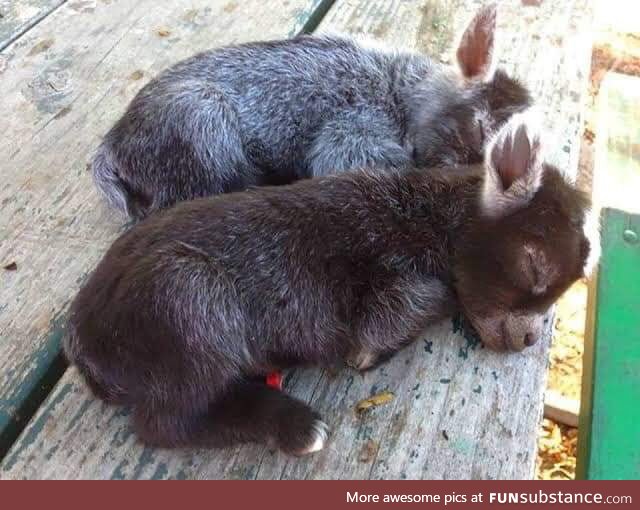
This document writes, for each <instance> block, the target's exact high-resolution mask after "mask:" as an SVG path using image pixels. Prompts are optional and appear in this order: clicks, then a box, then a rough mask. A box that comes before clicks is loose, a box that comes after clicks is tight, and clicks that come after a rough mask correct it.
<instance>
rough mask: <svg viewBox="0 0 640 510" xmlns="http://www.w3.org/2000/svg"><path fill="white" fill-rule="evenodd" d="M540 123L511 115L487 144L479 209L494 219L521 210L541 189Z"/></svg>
mask: <svg viewBox="0 0 640 510" xmlns="http://www.w3.org/2000/svg"><path fill="white" fill-rule="evenodd" d="M538 125H539V122H538V119H537V118H536V116H535V115H533V114H531V113H529V112H527V113H521V114H516V115H514V116H513V117H512V118H511V120H509V122H508V123H507V124H505V125H504V126H503V127H502V129H500V131H499V132H498V134H497V135H496V137H495V139H494V140H493V141H492V142H491V143H490V144H489V145H488V147H487V153H486V157H485V180H484V185H483V189H482V210H483V212H484V213H485V214H486V215H487V216H490V217H493V218H496V217H500V216H504V215H506V214H509V213H510V212H512V211H514V210H515V209H518V208H520V207H524V206H525V205H527V204H528V203H529V201H530V200H531V199H532V198H533V195H535V193H536V191H538V189H539V188H540V183H541V181H542V174H543V172H544V164H543V163H544V162H543V157H542V144H541V141H540V132H539V128H538Z"/></svg>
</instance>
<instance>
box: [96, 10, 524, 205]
mask: <svg viewBox="0 0 640 510" xmlns="http://www.w3.org/2000/svg"><path fill="white" fill-rule="evenodd" d="M494 21H495V20H494ZM485 28H486V27H485ZM467 39H469V38H468V37H467ZM471 43H473V38H471V40H470V44H471ZM487 51H488V52H490V49H488V50H487ZM529 103H530V98H529V95H528V94H527V92H526V90H525V89H524V88H523V87H522V86H521V85H519V84H518V83H517V82H516V81H515V80H512V79H511V78H509V77H508V76H507V75H506V74H504V73H503V72H501V71H497V72H496V73H495V74H492V75H491V76H478V77H476V79H472V78H468V77H467V78H463V77H461V76H460V74H459V73H456V72H453V70H451V69H449V68H447V67H444V66H442V65H440V64H438V63H435V62H433V61H432V60H431V59H429V58H428V57H427V56H425V55H420V54H414V53H408V52H391V51H384V50H380V49H374V48H370V47H365V46H362V45H360V44H358V43H356V42H355V41H353V40H351V39H347V38H343V37H338V36H322V37H312V36H302V37H298V38H295V39H291V40H284V41H271V42H260V43H250V44H244V45H240V46H232V47H227V48H221V49H217V50H213V51H209V52H206V53H202V54H199V55H196V56H194V57H192V58H190V59H188V60H185V61H183V62H180V63H178V64H177V65H175V66H173V67H172V68H170V69H168V70H167V71H165V72H164V73H162V74H161V75H160V76H158V77H157V78H156V79H154V80H152V81H151V82H150V83H149V84H147V85H146V86H145V87H144V88H143V89H142V90H141V91H140V92H139V93H138V95H137V96H136V97H135V98H134V100H133V101H132V102H131V104H130V105H129V107H128V109H127V111H126V113H125V114H124V116H123V117H122V118H121V119H120V120H119V121H118V122H117V123H116V124H115V126H114V127H113V128H112V129H111V130H110V131H109V132H108V133H107V135H106V136H105V138H104V140H103V142H102V144H101V145H100V147H99V149H98V151H97V154H96V156H95V159H94V162H93V171H94V176H95V182H96V184H97V186H98V188H99V189H100V190H101V191H102V192H103V193H104V195H105V196H106V197H107V199H108V201H109V202H110V204H111V205H113V206H114V207H116V208H118V209H121V210H125V211H126V212H127V213H128V214H129V215H130V216H132V217H134V218H141V217H144V216H146V215H147V214H148V213H149V212H151V211H152V210H155V209H159V208H163V207H167V206H170V205H172V204H174V203H175V202H178V201H181V200H187V199H192V198H197V197H201V196H207V195H212V194H216V193H222V192H229V191H237V190H242V189H245V188H247V187H249V186H253V185H263V184H282V183H288V182H291V181H294V180H298V179H302V178H309V177H315V176H321V175H327V174H332V173H338V172H343V171H347V170H352V169H357V168H361V167H368V168H381V169H389V168H405V167H407V166H408V165H409V164H416V165H419V166H444V165H447V166H449V165H455V164H467V163H478V162H480V161H481V160H482V154H483V147H484V142H485V139H486V138H487V137H488V136H489V135H491V134H492V133H493V132H494V131H495V130H496V129H497V128H498V127H499V126H500V125H501V124H503V123H504V122H505V121H506V120H507V119H508V118H509V117H510V116H511V115H512V114H513V113H514V112H516V111H519V110H521V109H524V107H526V106H527V105H528V104H529Z"/></svg>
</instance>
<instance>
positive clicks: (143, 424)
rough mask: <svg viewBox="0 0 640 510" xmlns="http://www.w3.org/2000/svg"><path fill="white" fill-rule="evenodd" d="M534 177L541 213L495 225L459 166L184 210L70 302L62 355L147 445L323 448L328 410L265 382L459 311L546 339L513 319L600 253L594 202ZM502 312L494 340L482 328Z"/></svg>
mask: <svg viewBox="0 0 640 510" xmlns="http://www.w3.org/2000/svg"><path fill="white" fill-rule="evenodd" d="M514 136H516V137H517V136H518V133H516V135H514ZM505 143H506V142H505ZM516 147H517V144H516ZM494 159H495V158H494ZM496 164H497V165H498V166H499V165H500V161H499V160H496ZM541 171H543V172H544V175H543V177H542V180H541V182H540V184H539V189H537V192H536V193H535V195H534V197H533V198H532V199H531V201H530V203H529V204H528V205H527V204H522V205H521V207H519V208H518V209H517V210H515V211H510V212H509V213H508V214H504V215H501V216H499V217H498V216H496V215H495V214H492V215H491V216H490V217H489V216H487V214H486V211H485V210H484V209H483V207H485V206H484V205H482V204H483V203H485V202H486V199H487V198H486V197H485V202H483V201H482V200H481V197H482V193H485V194H486V193H487V190H486V187H485V191H484V192H483V182H484V179H485V178H483V177H482V175H478V174H477V173H476V174H475V175H474V172H471V171H467V172H457V173H456V172H455V171H454V170H451V172H450V174H449V175H447V176H446V177H438V176H437V175H436V174H435V173H433V174H430V173H429V172H424V171H409V172H408V173H404V174H401V173H390V174H380V173H368V172H361V173H354V174H343V175H339V176H333V177H328V178H321V179H316V180H309V181H302V182H299V183H296V184H293V185H290V186H284V187H277V188H261V189H255V190H251V191H249V192H246V193H237V194H229V195H222V196H218V197H215V198H210V199H201V200H197V201H192V202H186V203H183V204H179V205H178V206H176V207H175V208H173V209H170V210H166V211H163V212H160V213H158V214H157V215H155V216H153V217H151V218H149V219H148V220H146V221H145V222H142V223H140V224H138V225H137V226H135V227H134V228H133V229H131V230H130V231H129V232H127V233H125V234H124V235H122V236H121V237H120V238H119V239H118V240H117V241H116V242H115V243H114V244H113V246H112V247H111V248H110V250H109V251H108V253H107V254H106V255H105V257H104V259H103V260H102V262H101V263H100V264H99V265H98V267H97V269H96V270H95V272H94V273H93V275H92V276H91V277H90V278H89V280H88V281H87V283H86V284H85V286H84V287H83V288H82V290H81V291H80V293H79V294H78V296H77V298H76V299H75V301H74V303H73V305H72V309H71V317H70V337H69V339H68V341H67V344H66V352H67V354H68V356H69V358H70V359H71V360H72V361H73V362H74V363H75V364H76V365H78V367H79V369H80V371H81V372H82V373H83V374H84V376H85V378H86V379H87V382H88V383H89V385H90V386H91V388H92V389H93V390H94V392H95V393H96V395H98V396H99V397H101V398H103V399H104V400H106V401H108V402H111V403H114V404H123V405H129V406H132V407H133V408H134V427H135V429H136V431H137V433H138V434H139V435H140V437H141V438H142V439H143V440H144V441H146V442H147V443H150V444H155V445H161V446H214V447H216V446H224V445H228V444H231V443H234V442H238V441H259V442H265V443H269V444H273V445H275V446H278V447H280V448H282V449H283V450H285V451H287V452H291V453H298V454H300V453H308V452H310V451H314V450H315V449H317V448H318V447H321V446H322V443H323V440H324V438H325V435H326V430H325V428H324V427H325V426H324V424H322V422H320V421H319V416H318V415H317V414H316V413H315V412H314V411H312V410H311V409H310V408H309V407H308V406H306V405H305V404H303V403H302V402H299V401H297V400H295V399H293V398H291V397H289V396H288V395H286V394H285V393H282V392H278V391H276V390H274V389H271V388H268V387H267V386H266V385H264V384H263V383H261V382H259V380H257V379H256V378H259V377H262V376H264V374H266V373H268V372H270V371H272V370H275V369H283V368H287V367H292V366H297V365H301V364H313V365H324V366H329V365H333V364H334V363H336V362H340V361H342V360H347V361H349V362H351V363H352V364H354V365H356V366H357V367H359V368H363V369H364V368H367V367H369V366H371V365H372V364H374V363H376V361H377V360H379V359H380V358H386V357H388V356H390V355H391V354H393V353H394V352H396V351H397V350H398V349H400V348H402V347H403V346H405V345H406V344H408V343H409V342H412V341H413V340H414V339H416V337H417V336H418V335H419V334H420V333H421V332H422V331H423V330H424V329H425V328H426V327H427V326H428V325H430V324H432V323H433V322H435V321H438V320H440V319H442V318H444V317H446V316H448V315H451V314H452V313H453V311H454V309H455V308H456V306H457V303H459V304H460V305H461V306H462V308H463V309H464V310H465V311H466V312H467V313H468V316H469V318H470V319H471V321H472V323H473V324H474V325H476V326H477V327H478V330H479V332H480V334H481V336H482V339H483V341H484V342H486V343H487V344H488V345H490V346H492V347H496V348H510V349H513V350H519V349H521V348H523V347H524V345H525V344H529V343H532V341H535V338H531V337H530V338H529V341H527V340H525V339H524V338H520V337H518V335H523V336H526V335H527V334H529V335H531V334H534V333H535V331H524V330H523V329H522V327H524V326H522V324H521V323H518V324H520V325H518V326H516V327H514V328H513V329H510V328H511V326H510V325H511V322H508V321H509V320H511V319H510V317H511V316H512V315H514V317H515V316H516V315H518V314H520V315H523V314H524V315H527V314H531V313H533V314H540V313H543V312H545V311H546V309H547V308H548V307H549V305H550V304H551V303H552V302H553V301H554V300H555V299H556V298H557V297H558V295H559V294H560V293H561V292H562V291H563V290H565V289H566V288H567V286H568V285H569V284H570V283H571V282H572V281H574V280H575V279H577V278H578V277H580V276H581V275H582V273H583V267H584V264H585V259H586V256H587V254H588V251H589V246H588V241H587V240H586V238H585V237H584V235H583V229H582V223H583V221H584V214H585V208H586V206H587V203H586V201H585V199H584V197H583V196H582V195H581V194H579V193H578V192H577V191H575V190H574V189H573V188H572V187H571V186H570V185H569V184H567V183H566V182H565V181H564V179H563V178H562V177H561V176H560V175H559V173H558V171H557V170H556V169H555V168H552V167H550V166H548V165H546V166H544V167H541ZM444 172H445V173H446V170H445V171H444ZM460 174H462V175H460ZM489 196H490V192H489ZM494 213H495V211H494ZM523 246H533V247H534V248H535V249H534V250H533V253H534V255H533V257H532V256H531V253H532V250H527V251H525V250H523ZM534 273H535V274H534ZM539 273H544V274H542V276H541V275H540V274H539ZM541 278H542V279H544V280H545V282H546V287H545V288H546V289H547V290H545V291H544V292H543V293H536V294H535V295H534V294H532V290H531V289H532V286H535V285H538V286H539V285H541V283H540V281H539V279H541ZM495 316H499V317H501V319H500V320H501V321H502V322H501V323H500V325H499V328H498V329H496V330H495V331H494V330H491V328H488V327H487V326H486V324H485V323H484V322H483V321H485V320H489V319H490V320H493V319H492V318H493V317H495ZM518 316H519V315H518ZM487 318H489V319H487ZM513 320H516V322H517V317H516V319H513ZM525 325H526V323H525ZM518 328H520V329H518Z"/></svg>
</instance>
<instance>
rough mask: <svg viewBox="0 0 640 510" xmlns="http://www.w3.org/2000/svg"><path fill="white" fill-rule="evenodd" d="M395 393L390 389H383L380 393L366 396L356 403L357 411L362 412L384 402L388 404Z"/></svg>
mask: <svg viewBox="0 0 640 510" xmlns="http://www.w3.org/2000/svg"><path fill="white" fill-rule="evenodd" d="M393 397H395V395H394V394H393V393H391V392H390V391H383V392H382V393H378V394H376V395H373V396H371V397H369V398H365V399H364V400H361V401H360V402H358V403H357V404H356V412H357V413H362V412H364V411H366V410H367V409H371V408H372V407H378V406H381V405H384V404H387V403H389V402H391V401H392V400H393Z"/></svg>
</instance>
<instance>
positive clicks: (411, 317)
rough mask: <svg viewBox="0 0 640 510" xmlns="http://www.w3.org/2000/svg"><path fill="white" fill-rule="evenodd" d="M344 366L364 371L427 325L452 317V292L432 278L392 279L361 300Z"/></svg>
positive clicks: (408, 277) (382, 359)
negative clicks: (357, 320) (351, 343)
mask: <svg viewBox="0 0 640 510" xmlns="http://www.w3.org/2000/svg"><path fill="white" fill-rule="evenodd" d="M363 308H364V313H363V317H362V319H361V321H359V323H358V327H357V329H356V336H355V345H354V348H353V349H352V350H351V351H350V352H349V354H348V356H347V360H346V362H347V364H348V365H349V366H351V367H353V368H356V369H357V370H368V369H371V368H373V367H375V366H377V365H378V364H379V363H381V362H383V361H386V360H387V359H389V358H390V357H392V356H393V355H394V354H395V353H396V352H397V351H399V350H400V349H402V348H403V347H405V346H407V345H409V344H410V343H412V342H413V341H414V340H416V339H417V338H418V337H419V335H420V334H421V333H422V332H423V331H424V330H425V329H426V328H427V327H428V326H430V325H432V324H434V323H436V322H438V321H440V320H442V319H444V318H446V317H449V316H451V315H453V313H454V311H455V309H456V300H455V296H454V294H453V292H452V291H451V290H450V289H449V288H448V287H447V286H446V285H445V284H444V283H442V281H440V280H438V279H436V278H424V277H421V276H420V275H416V274H408V275H405V276H398V277H394V278H392V279H390V280H389V283H388V284H387V285H383V286H381V287H380V288H377V289H374V290H372V292H371V293H370V298H369V299H368V300H365V304H364V307H363Z"/></svg>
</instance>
